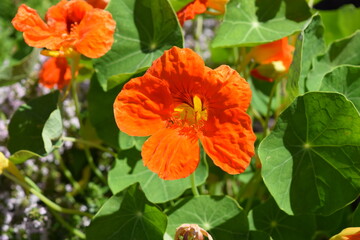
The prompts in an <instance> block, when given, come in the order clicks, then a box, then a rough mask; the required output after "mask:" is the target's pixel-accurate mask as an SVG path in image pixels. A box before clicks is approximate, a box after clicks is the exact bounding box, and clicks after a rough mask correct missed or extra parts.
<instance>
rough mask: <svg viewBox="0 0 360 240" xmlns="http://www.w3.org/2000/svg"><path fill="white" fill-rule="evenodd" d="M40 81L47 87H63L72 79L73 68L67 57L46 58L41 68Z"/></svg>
mask: <svg viewBox="0 0 360 240" xmlns="http://www.w3.org/2000/svg"><path fill="white" fill-rule="evenodd" d="M39 81H40V83H41V84H42V85H44V86H45V87H47V88H53V87H55V86H56V87H57V88H58V89H62V88H63V87H65V86H66V85H68V84H69V83H70V81H71V69H70V66H69V65H68V62H67V60H66V58H65V57H52V58H49V59H48V60H46V61H45V62H44V64H43V66H42V68H41V70H40V74H39Z"/></svg>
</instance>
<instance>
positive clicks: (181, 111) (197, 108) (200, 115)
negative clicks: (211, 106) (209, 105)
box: [174, 96, 207, 126]
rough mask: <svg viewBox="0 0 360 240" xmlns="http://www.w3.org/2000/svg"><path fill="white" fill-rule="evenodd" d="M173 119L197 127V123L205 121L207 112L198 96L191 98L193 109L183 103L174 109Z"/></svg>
mask: <svg viewBox="0 0 360 240" xmlns="http://www.w3.org/2000/svg"><path fill="white" fill-rule="evenodd" d="M174 118H175V119H178V120H181V121H182V123H183V124H185V123H186V124H189V125H190V126H193V125H198V124H199V122H201V121H203V120H205V121H206V120H207V111H206V109H203V104H202V102H201V99H200V98H199V97H198V96H194V97H193V107H192V106H190V105H188V104H186V103H183V104H180V105H179V106H177V107H176V108H175V109H174Z"/></svg>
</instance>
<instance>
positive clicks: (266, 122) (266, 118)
mask: <svg viewBox="0 0 360 240" xmlns="http://www.w3.org/2000/svg"><path fill="white" fill-rule="evenodd" d="M278 82H279V80H278V78H276V79H275V81H274V85H273V87H272V88H271V92H270V96H269V101H268V104H267V112H266V116H265V121H264V124H263V128H264V132H263V139H264V138H265V137H266V136H267V135H268V134H269V120H270V113H271V104H272V101H273V98H274V95H275V92H276V89H277V85H278Z"/></svg>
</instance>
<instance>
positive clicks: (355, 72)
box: [320, 66, 360, 112]
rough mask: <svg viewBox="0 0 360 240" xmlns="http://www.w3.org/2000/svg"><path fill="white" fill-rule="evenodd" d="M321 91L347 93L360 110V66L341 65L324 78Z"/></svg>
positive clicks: (346, 95)
mask: <svg viewBox="0 0 360 240" xmlns="http://www.w3.org/2000/svg"><path fill="white" fill-rule="evenodd" d="M320 91H332V92H339V93H342V94H344V95H345V97H347V99H349V100H350V101H351V102H352V103H353V104H354V105H355V107H356V108H357V110H358V111H359V112H360V66H340V67H337V68H334V70H333V71H331V72H329V73H327V74H326V75H325V77H324V78H323V80H322V82H321V86H320Z"/></svg>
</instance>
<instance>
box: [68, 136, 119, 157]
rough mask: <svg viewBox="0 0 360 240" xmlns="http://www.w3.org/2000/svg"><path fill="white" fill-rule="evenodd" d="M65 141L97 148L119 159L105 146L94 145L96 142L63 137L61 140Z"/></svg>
mask: <svg viewBox="0 0 360 240" xmlns="http://www.w3.org/2000/svg"><path fill="white" fill-rule="evenodd" d="M61 139H62V140H63V141H69V142H77V143H81V144H84V145H88V146H90V147H94V148H97V149H99V150H101V151H103V152H107V153H109V154H111V156H113V157H115V158H116V157H117V154H116V153H115V152H113V151H111V150H110V149H108V148H105V147H103V146H101V145H100V144H97V143H94V142H90V141H87V140H84V139H81V138H73V137H62V138H61Z"/></svg>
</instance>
